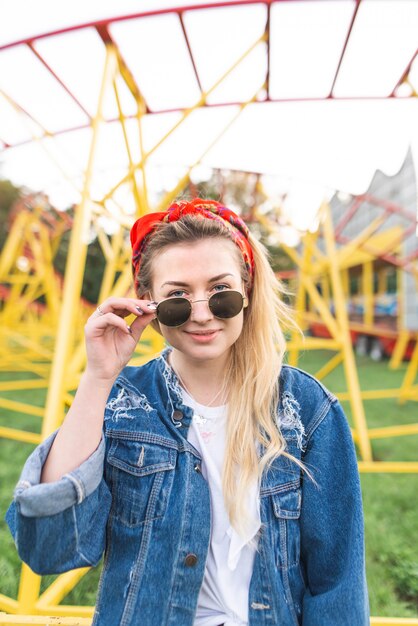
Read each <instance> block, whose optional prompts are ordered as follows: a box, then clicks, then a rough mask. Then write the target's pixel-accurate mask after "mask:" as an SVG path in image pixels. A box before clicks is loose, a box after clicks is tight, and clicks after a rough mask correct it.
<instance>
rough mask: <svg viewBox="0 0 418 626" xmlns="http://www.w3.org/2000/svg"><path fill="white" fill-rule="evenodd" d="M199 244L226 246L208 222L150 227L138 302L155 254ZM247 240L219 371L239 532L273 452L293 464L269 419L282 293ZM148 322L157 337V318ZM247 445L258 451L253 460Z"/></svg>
mask: <svg viewBox="0 0 418 626" xmlns="http://www.w3.org/2000/svg"><path fill="white" fill-rule="evenodd" d="M206 238H222V239H227V240H229V241H232V239H231V236H230V234H229V232H228V230H227V228H226V227H223V225H222V224H221V223H219V222H217V221H214V220H210V219H201V218H197V217H195V216H193V215H185V216H183V217H181V218H180V219H179V220H178V221H175V222H169V223H165V222H160V223H158V224H157V225H156V229H155V232H154V233H153V235H152V236H151V237H150V239H149V241H148V243H147V245H146V248H145V251H144V253H143V257H142V260H141V269H140V275H139V277H138V278H139V282H138V297H141V296H142V295H143V294H145V293H147V292H151V291H152V289H151V286H152V262H153V260H154V259H155V257H156V255H157V254H158V253H159V252H161V250H162V249H163V248H165V247H167V246H172V245H175V244H176V243H184V242H188V243H190V242H194V241H199V240H202V239H206ZM249 242H250V245H251V247H252V250H253V254H254V264H255V270H254V278H253V283H252V285H251V290H250V293H249V304H248V307H247V308H245V309H244V323H243V328H242V332H241V334H240V336H239V338H238V339H237V341H236V342H235V343H234V344H233V346H232V348H231V351H230V356H229V361H228V364H227V371H226V373H225V380H226V384H227V388H228V389H229V397H228V415H230V416H233V418H231V419H228V420H227V441H226V449H225V461H224V467H223V475H222V487H223V494H224V500H225V506H226V509H227V512H228V514H229V518H230V522H231V524H232V525H233V527H234V528H235V529H236V531H237V532H238V533H240V534H242V533H244V532H245V529H246V527H247V524H248V523H249V521H250V520H249V518H248V513H247V510H246V508H247V507H246V498H247V495H248V490H249V488H250V487H251V486H252V485H253V483H254V481H257V482H258V481H259V480H260V479H261V475H262V473H263V471H264V470H265V468H266V467H268V466H269V465H270V464H271V462H272V461H273V460H274V459H275V458H276V457H277V456H279V455H280V454H283V455H285V456H287V457H289V458H291V459H293V460H295V459H294V458H293V456H291V455H289V454H288V453H287V452H286V451H285V439H284V437H283V435H282V433H281V431H280V428H279V426H278V418H277V408H278V401H279V374H280V370H281V367H282V363H283V357H284V353H285V337H284V334H283V330H282V326H283V325H291V324H292V316H291V314H290V311H289V309H288V307H287V305H286V304H284V302H283V301H282V295H283V293H284V289H283V286H282V285H281V283H280V282H279V281H278V280H277V278H276V276H275V274H274V272H273V270H272V268H271V266H270V263H269V258H268V252H267V250H266V248H265V247H264V246H263V245H262V244H261V243H260V242H258V241H257V239H255V237H253V236H252V235H251V234H250V235H249ZM233 247H234V249H235V250H236V256H237V259H238V260H239V263H240V267H241V277H242V280H243V281H244V285H245V286H246V290H247V293H248V289H249V287H250V282H249V280H250V277H249V274H248V270H247V269H246V267H245V264H244V262H243V258H242V255H241V252H240V251H239V249H238V247H237V246H236V245H235V244H234V245H233ZM231 248H232V246H231ZM151 324H152V326H153V327H154V329H155V330H157V332H160V329H159V324H158V322H157V320H154V321H153V322H152V323H151ZM160 334H161V333H160ZM255 442H258V443H260V444H261V445H262V446H263V447H264V453H263V455H262V456H261V458H259V456H258V453H257V447H256V444H255ZM296 462H297V461H296ZM298 464H299V465H300V463H298Z"/></svg>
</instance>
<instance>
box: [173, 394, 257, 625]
mask: <svg viewBox="0 0 418 626" xmlns="http://www.w3.org/2000/svg"><path fill="white" fill-rule="evenodd" d="M182 393H183V402H184V404H186V405H188V406H190V407H191V408H192V409H193V410H194V415H193V419H192V423H191V425H190V428H189V432H188V436H187V439H188V441H189V442H190V443H191V444H192V445H193V446H194V447H195V448H196V450H197V451H198V452H199V453H200V455H201V457H202V474H203V476H204V478H205V479H206V480H207V481H208V483H209V490H210V498H211V507H212V511H211V512H212V528H211V541H210V546H209V553H208V557H207V561H206V569H205V574H204V578H203V584H202V587H201V590H200V593H199V599H198V605H197V613H196V619H195V622H194V626H219V624H225V626H247V624H248V591H249V586H250V580H251V575H252V571H253V565H254V557H255V547H254V546H253V545H248V542H249V541H251V540H252V539H253V538H254V537H255V536H256V534H257V532H258V530H259V528H260V507H259V500H258V488H257V485H256V484H254V488H253V489H252V490H251V491H250V492H249V494H248V511H249V513H250V515H251V517H252V520H253V522H252V524H251V527H250V529H249V531H248V533H247V535H246V536H245V537H243V538H241V537H240V536H239V535H238V534H237V533H236V532H235V530H234V529H233V528H232V527H231V525H230V523H229V517H228V514H227V512H226V510H225V503H224V498H223V493H222V465H223V460H224V455H225V440H226V435H225V433H226V431H225V427H226V419H227V405H223V406H218V407H207V406H204V405H202V404H199V403H197V402H196V401H195V400H194V399H193V398H192V397H191V396H190V395H189V394H188V393H187V392H186V391H184V390H183V389H182ZM255 542H256V540H255ZM253 543H254V542H253Z"/></svg>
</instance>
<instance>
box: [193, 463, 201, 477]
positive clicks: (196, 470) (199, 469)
mask: <svg viewBox="0 0 418 626" xmlns="http://www.w3.org/2000/svg"><path fill="white" fill-rule="evenodd" d="M194 469H195V472H199V473H200V474H201V473H202V468H201V467H200V465H199V463H196V465H195V466H194Z"/></svg>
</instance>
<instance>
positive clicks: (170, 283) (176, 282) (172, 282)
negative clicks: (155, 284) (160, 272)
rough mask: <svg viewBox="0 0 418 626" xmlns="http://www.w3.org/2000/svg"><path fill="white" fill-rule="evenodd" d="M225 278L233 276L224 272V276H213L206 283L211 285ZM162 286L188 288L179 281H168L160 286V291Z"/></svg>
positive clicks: (186, 284)
mask: <svg viewBox="0 0 418 626" xmlns="http://www.w3.org/2000/svg"><path fill="white" fill-rule="evenodd" d="M226 276H233V274H230V273H229V272H226V273H225V274H219V275H218V276H213V277H212V278H209V280H208V283H213V282H215V281H216V280H221V279H222V278H225V277H226ZM164 285H176V286H178V285H179V286H180V287H190V285H189V283H183V282H181V281H180V280H168V281H166V282H165V283H163V284H162V285H161V287H160V289H162V288H163V287H164Z"/></svg>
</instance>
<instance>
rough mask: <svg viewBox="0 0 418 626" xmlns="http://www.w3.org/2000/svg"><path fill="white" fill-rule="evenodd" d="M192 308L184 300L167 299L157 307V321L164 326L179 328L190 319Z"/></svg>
mask: <svg viewBox="0 0 418 626" xmlns="http://www.w3.org/2000/svg"><path fill="white" fill-rule="evenodd" d="M191 310H192V307H191V304H190V302H189V301H188V300H187V299H186V298H168V300H164V301H163V302H160V304H159V305H158V307H157V319H158V321H159V322H161V324H164V326H181V325H182V324H184V322H187V320H188V319H189V317H190V313H191Z"/></svg>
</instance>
